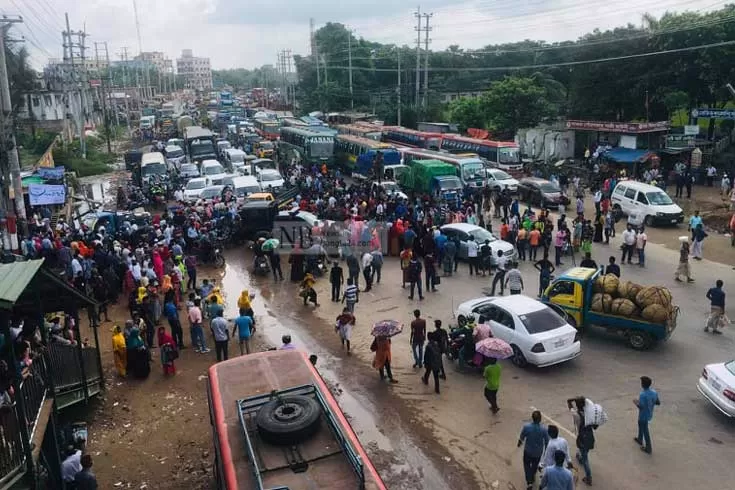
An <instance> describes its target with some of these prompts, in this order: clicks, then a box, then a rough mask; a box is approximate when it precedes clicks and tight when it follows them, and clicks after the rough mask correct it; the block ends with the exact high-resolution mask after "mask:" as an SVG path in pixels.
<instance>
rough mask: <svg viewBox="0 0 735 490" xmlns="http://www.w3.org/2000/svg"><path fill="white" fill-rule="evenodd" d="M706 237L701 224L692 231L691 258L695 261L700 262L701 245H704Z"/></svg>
mask: <svg viewBox="0 0 735 490" xmlns="http://www.w3.org/2000/svg"><path fill="white" fill-rule="evenodd" d="M708 236H709V235H708V234H707V232H705V231H704V226H703V225H702V224H701V223H700V224H698V225H697V227H696V228H695V229H694V232H693V233H692V258H694V259H695V260H702V245H703V244H704V239H705V238H707V237H708Z"/></svg>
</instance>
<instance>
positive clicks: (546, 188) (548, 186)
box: [539, 182, 561, 192]
mask: <svg viewBox="0 0 735 490" xmlns="http://www.w3.org/2000/svg"><path fill="white" fill-rule="evenodd" d="M539 189H541V192H561V189H559V186H558V185H556V184H552V183H551V182H545V183H543V184H541V185H539Z"/></svg>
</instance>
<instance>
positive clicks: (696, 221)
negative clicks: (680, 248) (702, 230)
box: [687, 209, 704, 240]
mask: <svg viewBox="0 0 735 490" xmlns="http://www.w3.org/2000/svg"><path fill="white" fill-rule="evenodd" d="M698 225H704V221H702V217H701V216H700V215H699V210H698V209H697V210H696V211H694V215H692V216H690V217H689V226H688V227H687V229H688V230H689V231H690V232H691V234H692V240H694V230H696V229H697V226H698Z"/></svg>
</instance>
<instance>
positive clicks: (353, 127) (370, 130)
mask: <svg viewBox="0 0 735 490" xmlns="http://www.w3.org/2000/svg"><path fill="white" fill-rule="evenodd" d="M334 129H336V130H337V131H338V132H339V134H351V135H352V136H359V137H360V138H367V139H369V140H375V141H380V140H381V139H382V137H383V128H381V127H380V126H375V125H373V124H339V125H337V126H335V127H334Z"/></svg>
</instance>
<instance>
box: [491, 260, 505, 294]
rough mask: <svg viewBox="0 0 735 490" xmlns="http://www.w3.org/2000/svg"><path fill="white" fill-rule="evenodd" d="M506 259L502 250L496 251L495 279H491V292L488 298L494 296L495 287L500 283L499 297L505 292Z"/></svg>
mask: <svg viewBox="0 0 735 490" xmlns="http://www.w3.org/2000/svg"><path fill="white" fill-rule="evenodd" d="M507 262H508V259H506V258H505V256H504V255H503V251H502V250H498V256H497V258H496V259H495V267H496V271H495V277H494V278H493V291H492V293H490V296H495V286H497V284H498V283H500V296H502V295H503V293H504V292H505V265H506V263H507Z"/></svg>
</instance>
